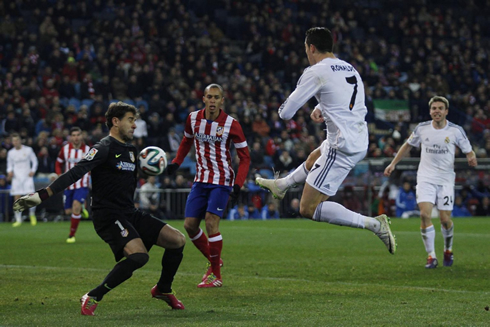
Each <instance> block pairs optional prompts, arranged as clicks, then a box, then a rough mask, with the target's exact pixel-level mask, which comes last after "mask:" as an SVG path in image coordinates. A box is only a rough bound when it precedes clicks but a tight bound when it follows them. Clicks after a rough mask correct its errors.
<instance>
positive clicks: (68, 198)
mask: <svg viewBox="0 0 490 327" xmlns="http://www.w3.org/2000/svg"><path fill="white" fill-rule="evenodd" d="M87 195H88V187H81V188H77V189H74V190H65V192H64V193H63V202H65V209H71V208H72V205H73V201H75V200H77V201H78V202H80V203H81V204H83V203H85V199H87Z"/></svg>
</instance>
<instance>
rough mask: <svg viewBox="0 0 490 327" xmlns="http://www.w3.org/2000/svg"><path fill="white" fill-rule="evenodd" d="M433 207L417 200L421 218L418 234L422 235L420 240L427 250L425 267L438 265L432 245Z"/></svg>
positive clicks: (433, 238) (434, 233)
mask: <svg viewBox="0 0 490 327" xmlns="http://www.w3.org/2000/svg"><path fill="white" fill-rule="evenodd" d="M433 207H434V205H433V204H432V203H430V202H419V208H420V219H421V222H420V234H421V235H422V241H423V242H424V246H425V251H426V252H427V263H426V265H425V268H428V269H432V268H436V267H437V265H438V261H437V256H436V252H435V246H434V243H435V238H436V230H435V228H434V225H433V224H432V221H431V216H432V209H433Z"/></svg>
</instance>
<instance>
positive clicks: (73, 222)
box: [65, 187, 88, 243]
mask: <svg viewBox="0 0 490 327" xmlns="http://www.w3.org/2000/svg"><path fill="white" fill-rule="evenodd" d="M67 191H68V192H69V193H70V194H69V195H67V196H66V200H67V201H70V200H71V204H72V206H71V217H70V234H69V235H68V239H67V240H66V242H67V243H74V242H75V233H76V232H77V229H78V224H80V219H81V218H82V208H83V204H84V202H85V199H86V198H87V195H88V188H86V187H83V188H79V189H75V190H67ZM65 192H66V191H65ZM65 206H66V204H65Z"/></svg>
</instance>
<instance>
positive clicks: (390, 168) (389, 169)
mask: <svg viewBox="0 0 490 327" xmlns="http://www.w3.org/2000/svg"><path fill="white" fill-rule="evenodd" d="M394 170H395V165H392V164H389V165H388V167H386V168H385V172H384V175H385V176H390V175H391V173H392V172H393V171H394Z"/></svg>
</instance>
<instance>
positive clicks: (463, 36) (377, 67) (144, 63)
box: [0, 0, 490, 186]
mask: <svg viewBox="0 0 490 327" xmlns="http://www.w3.org/2000/svg"><path fill="white" fill-rule="evenodd" d="M489 16H490V1H489V0H481V1H478V0H468V1H465V2H464V3H463V2H460V1H456V0H445V1H443V0H436V1H431V2H430V5H429V4H428V2H426V1H422V0H416V1H401V0H400V1H389V0H372V1H354V0H270V1H262V0H251V1H247V2H242V1H231V0H182V1H171V0H136V1H127V0H107V1H102V0H88V1H71V0H57V1H54V0H17V1H6V2H0V121H1V124H0V143H1V149H0V174H5V157H6V151H7V150H9V149H10V148H11V147H12V145H11V142H10V137H9V136H10V135H11V133H13V132H18V133H20V134H21V136H22V138H23V140H24V144H27V145H29V146H32V147H33V148H34V150H35V152H36V153H37V155H38V158H39V163H40V165H39V170H38V173H42V174H49V173H52V172H53V171H54V162H55V160H56V156H57V154H58V152H59V149H60V147H61V145H62V144H63V143H64V142H66V140H67V135H68V130H69V129H70V127H72V126H79V127H81V128H82V130H83V133H84V140H85V142H86V143H87V144H88V145H92V144H94V143H95V142H97V141H98V140H100V139H101V138H102V137H104V136H105V135H106V134H107V128H106V126H105V125H104V120H105V118H104V113H105V110H106V108H107V106H108V104H109V103H110V102H112V101H125V102H128V103H131V104H134V105H135V106H136V107H137V108H138V109H139V111H140V115H141V119H139V120H138V122H137V131H136V133H135V137H136V140H135V142H136V144H137V146H138V147H140V148H142V147H144V146H145V145H157V146H160V147H162V148H163V149H164V150H165V151H167V152H168V153H169V155H170V159H171V158H173V156H174V155H175V151H176V150H177V148H178V145H179V143H180V140H181V137H182V131H183V123H184V122H185V119H186V117H187V115H188V113H189V112H192V111H194V110H197V109H200V108H202V101H201V99H202V96H203V90H204V88H205V86H206V85H208V84H210V83H213V82H215V83H219V84H221V85H222V86H223V87H224V89H225V91H226V102H225V107H226V111H227V112H228V113H230V114H231V115H232V116H233V117H235V118H236V119H238V120H239V121H240V123H241V125H242V127H243V129H244V132H245V135H246V136H247V141H248V143H249V146H250V149H251V156H252V164H251V176H253V174H255V172H257V171H258V172H261V173H271V167H274V169H275V170H276V171H282V172H286V171H289V170H290V169H292V168H294V167H296V166H297V165H299V164H300V163H301V162H303V161H304V160H305V159H306V157H307V156H308V154H309V153H310V152H311V151H312V150H313V149H315V148H316V147H317V146H318V145H319V144H320V142H321V140H323V139H324V130H323V129H324V127H323V126H322V125H318V124H315V123H313V122H312V121H311V120H310V118H309V113H310V110H311V109H313V107H314V104H315V103H314V101H313V102H311V103H308V104H306V105H305V106H304V108H302V109H301V110H300V111H299V112H298V113H297V115H296V116H295V117H294V118H293V119H292V120H289V121H283V120H281V119H280V118H279V117H278V115H277V109H278V107H279V106H280V104H281V103H282V102H283V101H284V100H285V99H286V98H287V96H288V95H289V93H290V92H291V91H292V90H293V89H294V87H295V85H296V82H297V79H298V77H299V76H300V74H301V73H302V71H303V69H304V68H305V67H307V66H308V61H307V58H306V56H305V54H304V45H303V44H304V41H303V40H304V34H305V31H306V30H307V29H308V28H310V27H312V26H326V27H328V28H330V29H331V31H332V32H333V35H334V36H335V42H336V47H335V53H336V55H337V56H338V57H340V58H341V59H344V60H346V61H348V62H350V63H352V64H353V65H354V66H355V68H356V69H357V70H358V71H359V72H360V74H361V76H363V79H364V82H365V85H366V105H367V107H368V110H369V115H368V122H370V123H371V124H373V126H378V123H383V122H380V121H379V120H377V119H376V117H375V115H374V104H373V100H375V99H403V100H407V101H408V103H409V109H410V114H411V122H412V123H418V122H420V121H424V120H428V119H430V117H429V114H428V105H427V102H428V99H429V98H430V97H432V96H433V95H436V94H438V95H443V96H446V97H447V98H448V99H449V100H450V104H451V107H450V113H451V114H450V116H449V119H450V120H452V121H454V122H455V123H458V124H460V125H462V126H464V128H465V130H466V131H467V133H468V135H469V136H470V138H471V140H472V143H473V145H474V146H475V147H476V149H475V150H476V152H477V154H478V155H479V156H480V157H486V156H487V154H488V155H490V133H489V132H488V131H489V130H490V99H487V94H490V85H489V83H488V72H489V71H490V62H489V55H490V51H489V49H490V46H489V37H490V21H489V20H488V19H487V18H488V17H489ZM383 126H389V127H388V128H387V129H386V130H385V131H384V132H381V133H378V134H377V133H372V134H371V139H370V145H369V152H368V157H392V156H393V155H394V154H395V153H396V151H397V149H398V148H399V146H401V144H403V142H404V140H405V139H406V138H407V136H408V135H409V133H410V128H411V125H410V124H406V123H402V122H399V123H396V122H395V123H394V124H388V125H386V124H385V125H383ZM376 130H377V129H376ZM192 159H193V154H192V153H191V156H190V159H189V160H190V161H191V162H190V163H189V164H188V167H189V170H188V171H184V172H187V174H185V173H184V174H183V175H181V177H180V179H181V183H182V184H183V185H188V184H189V183H190V181H191V180H192V177H193V176H192V172H193V171H192V166H193V163H192ZM0 180H1V178H0ZM158 182H159V183H161V184H162V185H164V186H165V185H167V184H168V185H170V184H171V183H176V181H171V182H170V181H165V180H164V179H163V177H162V178H161V180H160V181H158Z"/></svg>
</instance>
